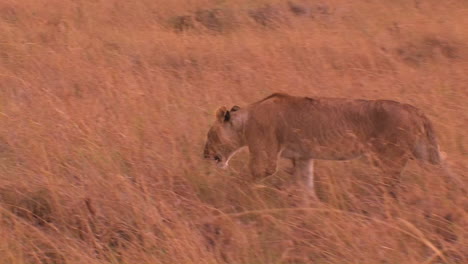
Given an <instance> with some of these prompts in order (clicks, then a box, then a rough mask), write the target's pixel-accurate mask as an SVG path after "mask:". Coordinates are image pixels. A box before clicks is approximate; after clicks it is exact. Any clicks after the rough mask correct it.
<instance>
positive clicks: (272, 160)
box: [249, 151, 277, 180]
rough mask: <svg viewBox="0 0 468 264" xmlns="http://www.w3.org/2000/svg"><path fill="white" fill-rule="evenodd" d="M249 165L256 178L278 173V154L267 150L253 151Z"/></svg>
mask: <svg viewBox="0 0 468 264" xmlns="http://www.w3.org/2000/svg"><path fill="white" fill-rule="evenodd" d="M249 167H250V172H251V173H252V176H253V178H254V180H260V179H264V178H266V177H268V176H271V175H273V174H275V173H276V171H277V155H276V153H267V152H266V151H262V152H251V153H250V161H249Z"/></svg>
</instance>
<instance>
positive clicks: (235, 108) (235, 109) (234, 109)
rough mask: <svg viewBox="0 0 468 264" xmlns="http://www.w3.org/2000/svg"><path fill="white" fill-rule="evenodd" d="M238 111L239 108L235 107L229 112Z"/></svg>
mask: <svg viewBox="0 0 468 264" xmlns="http://www.w3.org/2000/svg"><path fill="white" fill-rule="evenodd" d="M239 109H240V107H239V106H237V105H235V106H233V107H232V108H231V112H235V111H237V110H239Z"/></svg>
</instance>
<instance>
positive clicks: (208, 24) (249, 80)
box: [0, 0, 468, 264]
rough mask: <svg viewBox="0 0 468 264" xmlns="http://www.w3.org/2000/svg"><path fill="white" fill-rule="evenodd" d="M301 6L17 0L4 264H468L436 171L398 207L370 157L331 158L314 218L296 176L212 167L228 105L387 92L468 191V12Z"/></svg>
mask: <svg viewBox="0 0 468 264" xmlns="http://www.w3.org/2000/svg"><path fill="white" fill-rule="evenodd" d="M292 2H294V3H295V4H296V5H299V6H300V7H301V8H302V9H300V10H299V9H298V10H299V11H298V12H296V13H297V14H295V13H294V12H292V11H291V7H290V6H288V4H287V2H286V1H260V0H257V1H247V0H241V1H214V0H213V1H210V0H206V1H204V0H173V1H162V0H157V1H155V0H138V1H118V0H95V1H91V0H74V1H73V0H60V1H59V0H47V1H46V0H44V1H33V0H23V1H14V0H3V1H1V2H0V201H1V206H0V237H1V239H0V263H18V264H19V263H90V264H91V263H196V264H200V263H244V264H254V263H317V264H322V263H331V264H342V263H356V264H357V263H359V264H365V263H369V264H374V263H382V264H384V263H385V264H403V263H411V264H412V263H425V264H429V263H468V228H467V227H468V213H467V211H468V199H467V197H466V196H464V195H463V194H462V193H460V192H459V191H458V190H457V188H456V186H453V185H450V184H449V183H447V181H446V180H445V176H444V175H443V174H441V173H440V172H439V171H438V170H437V169H436V168H432V167H428V166H419V165H418V164H417V163H415V162H412V163H411V164H410V165H409V166H408V168H407V169H406V171H405V173H404V176H403V182H402V185H403V187H404V188H405V191H404V192H402V197H401V200H400V202H398V203H397V202H395V201H387V202H385V203H384V204H383V205H382V204H380V205H379V203H378V199H377V198H376V197H378V190H376V189H375V186H376V185H375V183H376V182H378V179H379V177H381V176H382V175H380V172H379V171H378V170H376V169H373V168H372V167H370V166H369V164H368V163H366V161H365V160H356V161H347V162H326V161H321V162H317V165H316V166H317V168H316V174H317V185H318V186H319V187H320V188H319V189H320V192H319V194H320V196H321V198H322V201H323V203H317V204H314V205H313V206H312V207H311V208H310V209H309V210H297V209H294V208H296V207H295V206H294V204H295V196H294V194H291V193H290V192H288V191H287V190H288V188H287V186H289V184H290V182H289V181H288V177H287V175H286V174H285V173H283V172H279V173H278V176H277V177H275V178H274V179H272V180H271V181H269V182H266V183H264V185H265V186H266V187H264V188H254V187H253V185H252V184H251V183H250V182H249V180H248V179H249V174H248V171H247V168H246V166H245V160H246V158H247V153H241V154H239V156H238V157H236V158H235V159H234V160H233V162H232V163H233V165H232V168H231V169H230V170H228V171H218V170H217V169H216V168H214V167H213V166H212V164H207V162H206V161H203V160H202V149H203V143H204V139H205V133H206V131H207V129H208V127H209V125H210V124H211V122H212V121H213V120H214V116H213V114H214V111H215V110H216V108H217V107H219V106H221V105H226V106H228V107H230V106H231V105H233V104H237V105H240V106H242V105H245V104H248V103H250V102H253V101H255V100H258V99H261V98H262V97H264V96H267V95H269V94H270V93H272V92H278V91H282V92H288V93H292V94H296V95H311V96H339V97H349V98H372V99H374V98H387V99H394V100H400V101H402V102H407V103H411V104H414V105H415V106H417V107H419V108H421V109H422V110H423V111H424V112H425V113H426V114H427V115H428V116H429V118H430V119H431V120H432V121H433V122H434V125H435V127H436V130H437V132H438V134H439V137H440V143H441V146H442V149H443V150H444V151H445V152H447V154H448V158H449V162H450V164H451V165H452V168H453V171H454V172H455V173H456V174H457V175H458V176H459V177H460V178H461V179H462V180H463V181H464V182H465V184H466V183H467V169H468V162H467V159H468V136H467V134H466V132H467V129H468V103H467V102H468V87H467V85H468V45H467V43H468V2H467V1H463V0H458V1H456V0H447V1H435V0H427V1H403V0H395V1H378V0H368V1H345V0H330V1H322V2H319V1H299V0H298V1H292ZM266 3H270V7H266V6H265V4H266ZM212 8H220V9H221V10H222V11H213V10H212V11H204V12H205V14H208V15H207V17H208V18H206V19H207V20H203V18H201V19H198V21H197V20H196V19H195V17H196V14H197V12H198V14H201V13H200V10H210V9H212ZM301 10H302V11H305V13H306V14H304V15H300V13H301V12H302V11H301ZM296 11H297V10H296ZM210 12H211V13H210ZM216 12H217V13H216ZM210 14H211V15H210ZM180 16H191V17H190V18H189V17H185V18H184V17H180ZM213 17H214V18H213ZM210 19H211V20H210ZM255 19H257V20H255ZM187 21H188V22H187ZM259 22H260V23H259ZM262 23H263V24H262ZM182 29H184V30H183V31H180V30H182ZM379 206H380V207H379ZM275 208H276V209H275ZM278 208H286V209H278ZM364 211H367V212H371V213H369V214H365V213H363V212H364Z"/></svg>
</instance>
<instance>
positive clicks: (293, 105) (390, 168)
mask: <svg viewBox="0 0 468 264" xmlns="http://www.w3.org/2000/svg"><path fill="white" fill-rule="evenodd" d="M232 110H233V111H228V110H227V109H226V108H225V107H222V108H220V109H219V110H218V112H217V119H216V121H215V122H214V124H213V126H212V127H211V129H210V131H209V132H208V137H207V142H206V145H205V153H204V154H205V158H207V159H215V158H216V159H217V163H218V165H219V166H220V167H226V166H227V163H228V161H229V159H230V157H232V155H233V154H234V153H235V152H236V151H237V150H239V149H241V148H242V147H248V149H249V151H250V163H249V166H250V170H251V172H252V175H253V176H254V177H255V178H257V179H260V178H264V177H266V176H269V175H272V174H274V173H275V172H276V170H277V160H278V158H279V157H282V158H286V159H291V160H292V161H293V164H294V166H295V167H294V171H293V174H294V175H295V176H296V177H298V178H303V179H304V180H305V182H306V183H307V184H306V185H307V186H309V187H311V188H312V185H313V184H312V183H313V181H312V177H313V160H315V159H322V160H349V159H354V158H358V157H361V156H363V155H368V154H371V155H370V156H371V157H374V160H375V163H376V164H377V165H378V166H379V167H381V168H382V169H383V170H385V172H386V173H388V174H389V176H390V177H387V178H388V179H387V182H386V184H387V185H388V186H393V185H395V184H396V183H397V182H398V178H399V175H400V173H401V171H402V170H403V168H404V167H405V165H406V163H407V161H408V159H411V158H416V159H420V160H424V161H427V162H429V163H432V164H439V163H440V162H441V157H440V154H439V148H438V144H437V139H436V135H435V132H434V129H433V127H432V124H431V122H430V121H429V119H428V118H427V117H426V116H425V115H424V114H423V113H422V112H421V111H419V110H418V109H417V108H415V107H413V106H411V105H408V104H403V103H399V102H395V101H389V100H351V99H341V98H320V97H313V98H309V97H297V96H291V95H287V94H272V95H270V96H268V97H267V98H265V99H263V100H261V101H258V102H256V103H253V104H251V105H248V106H247V107H245V108H239V107H234V108H233V109H232ZM226 117H227V118H226Z"/></svg>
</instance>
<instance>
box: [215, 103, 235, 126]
mask: <svg viewBox="0 0 468 264" xmlns="http://www.w3.org/2000/svg"><path fill="white" fill-rule="evenodd" d="M230 118H231V114H230V113H229V111H228V110H227V108H226V107H225V106H221V107H220V108H218V110H217V111H216V119H217V120H218V121H219V122H220V123H222V122H226V121H229V119H230Z"/></svg>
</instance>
